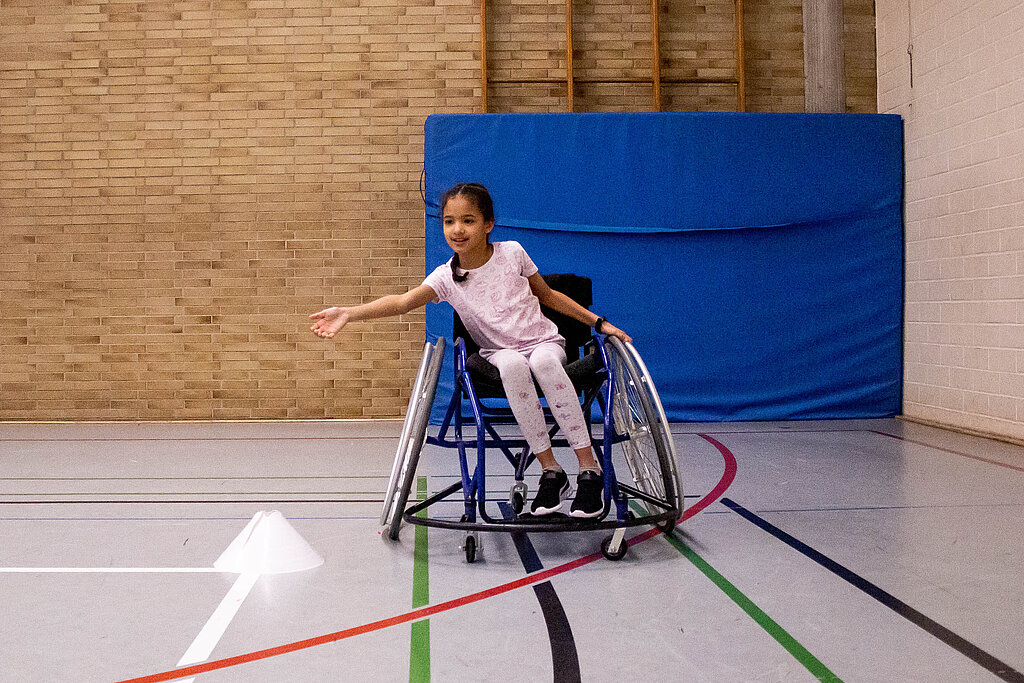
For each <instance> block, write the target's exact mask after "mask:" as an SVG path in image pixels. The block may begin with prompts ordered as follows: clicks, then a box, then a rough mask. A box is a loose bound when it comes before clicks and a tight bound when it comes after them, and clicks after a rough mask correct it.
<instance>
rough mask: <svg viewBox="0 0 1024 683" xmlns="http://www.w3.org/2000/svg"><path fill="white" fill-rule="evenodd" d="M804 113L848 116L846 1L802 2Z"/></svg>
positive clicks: (818, 0) (806, 0) (807, 0)
mask: <svg viewBox="0 0 1024 683" xmlns="http://www.w3.org/2000/svg"><path fill="white" fill-rule="evenodd" d="M803 9H804V12H803V14H804V111H808V112H845V111H846V86H845V70H844V68H843V0H803Z"/></svg>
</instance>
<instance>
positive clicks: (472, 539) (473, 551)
mask: <svg viewBox="0 0 1024 683" xmlns="http://www.w3.org/2000/svg"><path fill="white" fill-rule="evenodd" d="M469 521H472V520H470V518H469V515H462V522H469ZM480 547H481V546H480V537H479V536H478V535H477V533H476V532H475V531H470V532H469V533H468V534H466V538H465V540H463V541H462V546H461V548H462V550H464V551H465V553H466V562H469V563H470V564H472V563H473V562H476V556H477V553H479V552H480Z"/></svg>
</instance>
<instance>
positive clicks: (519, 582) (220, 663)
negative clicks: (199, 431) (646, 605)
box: [118, 434, 737, 683]
mask: <svg viewBox="0 0 1024 683" xmlns="http://www.w3.org/2000/svg"><path fill="white" fill-rule="evenodd" d="M698 436H700V437H701V438H703V439H704V440H705V441H707V442H708V443H710V444H711V445H713V446H714V447H715V448H717V449H718V452H719V453H721V454H722V458H723V459H724V460H725V471H724V472H723V473H722V478H721V479H719V481H718V483H717V484H716V485H715V487H714V488H713V489H711V491H710V492H708V494H707V495H706V496H704V497H703V498H701V499H700V500H699V501H697V502H696V503H694V504H693V505H691V506H690V507H689V508H687V509H686V511H685V512H684V513H683V516H682V517H681V518H680V519H679V521H680V522H683V521H685V520H687V519H689V518H691V517H693V516H694V515H696V514H697V513H698V512H700V511H701V510H703V509H704V508H706V507H707V506H709V505H711V504H712V503H714V502H715V501H716V500H718V499H719V498H720V497H721V496H722V494H724V493H725V491H726V490H727V489H728V488H729V486H730V485H732V482H733V480H734V479H735V478H736V469H737V467H736V458H735V457H734V456H733V454H732V453H731V452H730V451H729V449H728V448H726V447H725V446H723V445H722V444H721V443H720V442H718V441H716V440H715V439H713V438H712V437H710V436H707V435H705V434H698ZM660 533H661V532H660V531H658V530H657V529H650V530H648V531H645V532H643V533H642V534H638V535H636V536H633V537H632V538H630V539H629V540H628V541H627V543H628V544H629V545H630V546H634V545H636V544H637V543H642V542H643V541H646V540H648V539H650V538H653V537H654V536H657V535H659V534H660ZM602 557H603V556H602V555H601V553H594V554H592V555H587V556H585V557H581V558H579V559H576V560H572V561H571V562H566V563H565V564H561V565H558V566H557V567H552V568H550V569H545V570H543V571H539V572H536V573H535V574H529V575H527V576H524V577H522V578H521V579H516V580H515V581H511V582H509V583H505V584H501V585H499V586H494V587H493V588H488V589H486V590H482V591H479V592H477V593H470V594H469V595H464V596H462V597H460V598H455V599H454V600H448V601H447V602H441V603H438V604H436V605H427V606H426V607H421V608H420V609H416V610H413V611H411V612H406V613H405V614H399V615H396V616H393V617H389V618H387V619H381V620H379V621H373V622H370V623H368V624H363V625H362V626H354V627H352V628H347V629H344V630H342V631H335V632H334V633H327V634H325V635H322V636H317V637H315V638H308V639H306V640H298V641H295V642H293V643H288V644H285V645H279V646H278V647H272V648H268V649H265V650H257V651H255V652H249V653H246V654H242V655H237V656H235V657H228V658H226V659H218V660H215V661H212V662H204V663H203V664H196V665H194V666H188V667H184V668H181V669H174V670H173V671H164V672H162V673H158V674H152V675H149V676H142V677H139V678H128V679H125V680H123V681H118V683H162V682H163V681H173V680H175V679H178V678H188V677H191V676H197V675H199V674H204V673H209V672H210V671H217V670H219V669H227V668H230V667H233V666H238V665H240V664H248V663H250V662H255V661H259V660H261V659H269V658H271V657H277V656H279V655H284V654H288V653H290V652H296V651H298V650H305V649H308V648H311V647H316V646H318V645H326V644H328V643H334V642H337V641H339V640H345V639H346V638H351V637H353V636H358V635H362V634H364V633H371V632H373V631H380V630H382V629H385V628H388V627H390V626H397V625H398V624H404V623H407V622H410V621H416V620H418V619H424V618H426V617H429V616H432V615H434V614H438V613H440V612H447V611H449V610H452V609H455V608H456V607H462V606H464V605H469V604H472V603H474V602H479V601H481V600H486V599H487V598H493V597H495V596H497V595H502V594H504V593H508V592H510V591H514V590H516V589H519V588H523V587H525V586H531V585H533V584H535V583H541V582H544V581H547V580H549V579H551V578H552V577H554V576H558V575H559V574H564V573H566V572H568V571H571V570H573V569H577V568H579V567H583V566H585V565H588V564H590V563H592V562H596V561H597V560H600V559H601V558H602Z"/></svg>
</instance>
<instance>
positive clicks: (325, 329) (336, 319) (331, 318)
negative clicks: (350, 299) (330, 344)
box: [309, 306, 349, 339]
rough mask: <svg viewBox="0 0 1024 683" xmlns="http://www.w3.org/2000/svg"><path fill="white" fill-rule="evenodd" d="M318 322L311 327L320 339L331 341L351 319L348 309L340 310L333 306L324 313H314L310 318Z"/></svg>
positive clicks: (323, 311)
mask: <svg viewBox="0 0 1024 683" xmlns="http://www.w3.org/2000/svg"><path fill="white" fill-rule="evenodd" d="M309 317H310V318H312V319H313V320H315V321H316V322H315V323H313V326H312V327H310V328H309V329H311V330H312V331H313V334H315V335H316V336H318V337H323V338H324V339H330V338H331V337H333V336H334V335H336V334H337V333H338V332H339V331H340V330H341V328H343V327H345V324H346V323H347V322H348V319H349V310H348V309H347V308H339V307H338V306H332V307H331V308H326V309H324V310H322V311H319V312H317V313H314V314H313V315H311V316H309Z"/></svg>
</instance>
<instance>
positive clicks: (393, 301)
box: [310, 183, 632, 517]
mask: <svg viewBox="0 0 1024 683" xmlns="http://www.w3.org/2000/svg"><path fill="white" fill-rule="evenodd" d="M441 214H442V222H443V225H444V238H445V241H446V242H447V243H448V246H450V247H451V248H452V251H453V252H455V254H454V256H452V258H451V260H450V261H449V262H448V263H446V264H444V265H443V266H439V267H438V268H437V269H435V270H434V271H433V272H432V273H430V275H428V276H427V278H426V279H425V280H424V281H423V284H421V285H420V286H419V287H416V288H415V289H412V290H410V291H408V292H406V293H405V294H401V295H391V296H385V297H382V298H380V299H377V300H375V301H371V302H370V303H367V304H363V305H361V306H353V307H351V308H348V307H332V308H328V309H326V310H323V311H320V312H319V313H314V314H313V315H311V316H310V318H312V319H313V320H315V322H314V323H313V326H312V328H311V329H312V330H313V333H314V334H316V335H318V336H320V337H325V338H328V339H329V338H331V337H333V336H334V335H335V334H337V333H338V331H339V330H341V329H342V328H343V327H345V325H346V324H348V323H349V322H351V321H355V320H370V319H373V318H382V317H386V316H392V315H401V314H403V313H408V312H409V311H411V310H413V309H415V308H419V307H420V306H425V305H426V304H427V303H428V302H431V301H434V302H437V301H446V302H448V303H449V304H451V305H452V307H453V308H454V309H455V310H456V311H458V313H459V316H460V317H461V318H462V321H463V323H465V325H466V329H467V330H468V331H469V334H470V335H471V336H472V337H473V340H474V341H476V342H477V344H479V345H480V355H482V356H483V357H484V358H485V359H486V360H488V361H490V362H491V363H492V364H493V365H494V366H495V367H497V368H498V371H499V373H500V374H501V382H502V385H503V386H504V388H505V393H506V395H507V397H508V402H509V406H510V407H511V409H512V413H513V415H515V418H516V421H517V422H518V423H519V427H520V429H521V430H522V433H523V437H524V438H525V439H526V441H527V443H528V444H529V445H530V448H531V450H532V451H533V452H534V454H535V455H536V457H537V460H538V461H539V462H540V464H541V466H542V467H543V468H544V472H543V474H541V478H540V486H539V489H538V491H537V496H536V498H535V499H534V501H533V504H532V505H531V508H530V509H531V512H532V513H533V514H534V515H547V514H551V513H552V512H555V511H557V510H559V509H560V508H561V507H562V503H563V502H564V501H565V500H566V498H568V496H569V492H570V486H569V478H568V476H567V475H566V474H565V472H564V471H563V470H562V468H561V467H560V466H559V464H558V462H557V461H556V460H555V457H554V455H553V454H552V451H551V441H550V439H549V438H548V430H547V425H546V424H545V422H544V413H543V410H542V408H541V404H540V399H539V397H538V396H537V391H536V389H535V386H534V379H535V378H536V381H537V384H539V385H540V387H541V389H542V390H543V391H544V396H545V398H547V400H548V406H549V407H550V408H551V412H552V413H553V414H554V417H555V420H556V421H557V422H558V426H559V427H560V428H561V430H562V433H563V434H564V435H565V436H566V438H567V440H568V441H569V444H570V445H571V446H572V448H573V450H574V451H575V452H576V457H577V459H578V460H579V469H580V473H579V476H578V478H577V493H576V498H575V500H574V501H573V503H572V507H571V509H570V512H569V514H570V515H572V516H573V517H597V516H599V515H600V514H601V511H602V509H603V508H604V498H603V496H604V486H603V483H602V479H601V466H600V465H599V464H598V462H597V460H595V458H594V452H593V450H592V449H591V446H590V432H589V430H588V429H587V423H586V420H584V418H583V411H582V409H581V408H580V403H579V398H578V396H577V395H576V392H575V389H574V388H573V386H572V382H571V381H569V377H568V376H567V375H566V373H565V370H564V368H563V367H562V366H563V364H564V363H565V360H566V356H565V339H563V338H562V336H561V335H560V334H558V328H557V327H556V326H555V324H554V323H553V322H551V320H549V319H548V318H546V317H545V316H544V315H543V314H542V313H541V310H540V307H541V304H543V305H545V306H547V307H548V308H551V309H553V310H555V311H558V312H560V313H564V314H566V315H568V316H571V317H573V318H575V319H577V320H579V321H581V322H584V323H586V324H587V325H590V326H592V327H594V328H595V329H596V330H597V332H599V333H604V334H608V335H614V336H616V337H618V338H620V339H622V340H624V341H632V339H631V338H630V337H629V335H627V334H626V333H625V332H623V331H622V330H620V329H618V328H617V327H615V326H614V325H612V324H611V323H609V322H608V321H607V320H605V319H604V318H601V317H598V316H597V315H596V314H594V313H592V312H591V311H588V310H587V309H586V308H584V307H583V306H580V305H579V304H577V303H576V302H575V301H573V300H572V299H570V298H569V297H568V296H566V295H565V294H562V293H560V292H556V291H555V290H553V289H551V288H550V287H548V285H547V283H545V282H544V278H542V277H541V276H540V274H539V273H538V272H537V266H536V265H534V263H533V261H532V260H531V259H530V257H529V256H527V254H526V251H524V250H523V248H522V246H520V245H519V243H518V242H495V243H493V244H492V243H491V241H490V239H489V235H490V233H491V230H493V229H494V204H493V202H492V201H491V196H490V194H489V193H488V192H487V188H485V187H484V186H483V185H479V184H477V183H460V184H458V185H456V186H455V187H453V188H451V189H450V190H448V191H447V192H445V193H444V195H443V196H442V197H441Z"/></svg>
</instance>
